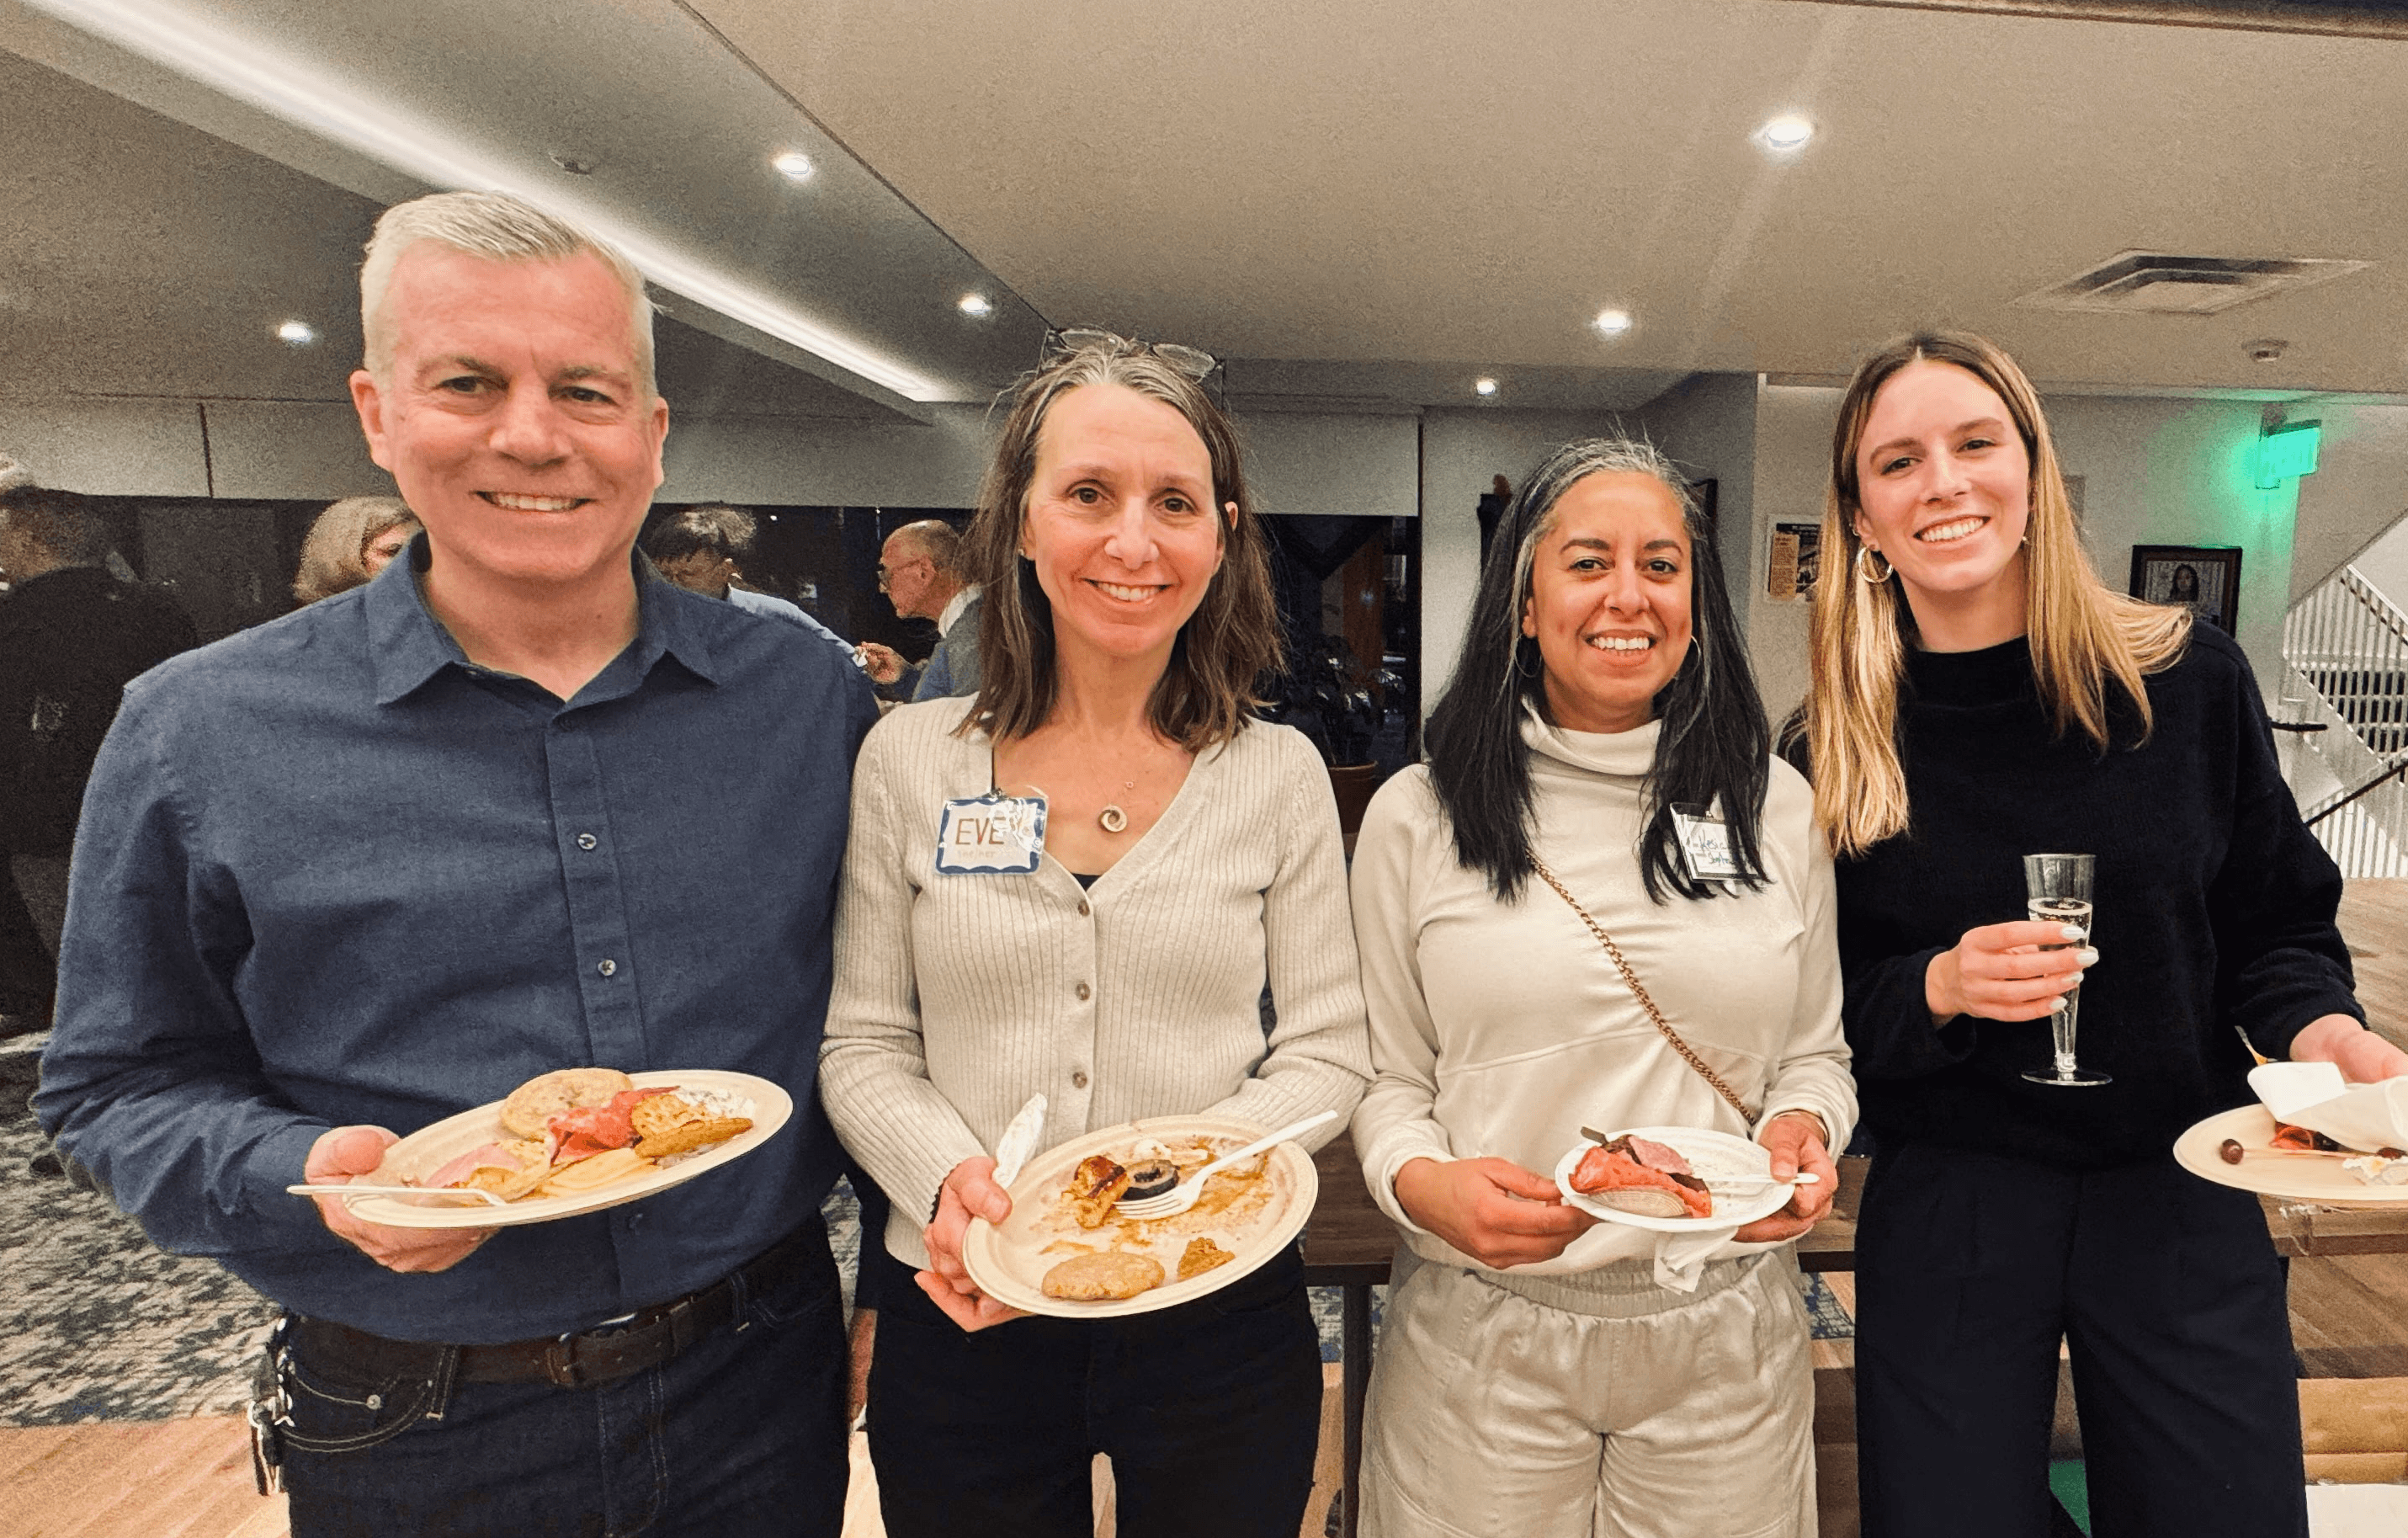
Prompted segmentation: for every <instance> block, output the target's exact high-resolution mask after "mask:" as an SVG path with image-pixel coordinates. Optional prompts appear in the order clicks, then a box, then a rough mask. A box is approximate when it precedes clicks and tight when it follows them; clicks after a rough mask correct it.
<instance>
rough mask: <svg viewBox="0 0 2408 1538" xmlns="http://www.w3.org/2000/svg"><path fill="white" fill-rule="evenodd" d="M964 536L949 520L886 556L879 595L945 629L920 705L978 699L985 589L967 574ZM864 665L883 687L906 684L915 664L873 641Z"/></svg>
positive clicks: (916, 528)
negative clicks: (949, 698) (950, 699)
mask: <svg viewBox="0 0 2408 1538" xmlns="http://www.w3.org/2000/svg"><path fill="white" fill-rule="evenodd" d="M961 550H962V537H961V534H960V532H959V531H958V530H956V529H955V528H954V527H953V525H951V524H948V523H946V522H945V521H944V520H943V519H941V518H923V519H921V520H920V521H919V522H918V523H915V524H906V525H903V526H902V527H901V528H898V529H896V531H895V532H894V533H892V534H890V535H888V536H887V537H886V544H885V546H884V548H882V550H880V551H879V553H878V590H879V591H880V592H882V593H883V594H885V595H886V597H887V600H888V601H889V602H891V603H893V604H894V605H895V612H896V614H897V615H899V616H900V617H902V618H904V619H907V620H915V619H916V620H934V621H936V622H937V649H936V651H935V652H934V653H932V654H930V655H929V657H928V660H927V662H926V663H925V664H924V665H923V666H922V668H921V669H920V673H919V677H918V679H917V681H916V682H915V683H912V685H911V697H912V698H913V699H942V698H944V697H946V696H948V695H974V694H976V693H978V686H979V616H980V611H982V608H983V607H984V605H983V602H982V599H981V597H980V593H979V588H978V585H977V584H976V583H974V582H970V581H968V578H967V577H966V576H965V575H964V574H963V572H962V556H961ZM861 654H862V663H863V666H864V667H866V668H868V670H869V676H870V678H871V679H873V680H874V681H876V683H878V684H879V686H880V687H881V688H885V687H889V686H891V685H893V684H896V683H901V682H903V681H904V680H905V678H906V676H907V675H908V674H909V672H910V667H911V665H910V663H908V662H905V661H904V660H903V658H902V657H901V656H899V655H898V654H896V652H895V650H894V649H893V648H892V647H887V646H881V645H879V644H877V643H876V642H875V641H865V642H863V643H862V647H861Z"/></svg>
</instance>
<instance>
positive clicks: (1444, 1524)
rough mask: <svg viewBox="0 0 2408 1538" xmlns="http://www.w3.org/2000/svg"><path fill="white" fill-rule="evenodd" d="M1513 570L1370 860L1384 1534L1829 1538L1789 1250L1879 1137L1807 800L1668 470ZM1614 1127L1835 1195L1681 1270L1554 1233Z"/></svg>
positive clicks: (1607, 446) (1366, 1475)
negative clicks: (1711, 822)
mask: <svg viewBox="0 0 2408 1538" xmlns="http://www.w3.org/2000/svg"><path fill="white" fill-rule="evenodd" d="M1497 532H1498V536H1499V538H1498V539H1495V540H1494V541H1493V542H1492V543H1491V545H1490V547H1489V555H1488V558H1487V563H1486V567H1485V568H1484V571H1483V573H1482V576H1481V582H1480V588H1479V592H1478V595H1477V597H1475V599H1474V601H1473V604H1472V611H1471V617H1470V622H1469V625H1468V627H1467V630H1466V634H1465V640H1464V645H1463V660H1462V662H1461V664H1460V665H1459V666H1458V667H1457V668H1456V669H1455V681H1454V683H1452V684H1451V685H1450V686H1449V687H1448V690H1447V693H1446V695H1445V697H1443V698H1441V700H1440V702H1439V705H1438V708H1437V710H1436V711H1434V712H1432V713H1431V715H1430V720H1429V728H1428V742H1429V762H1428V764H1427V765H1426V767H1422V766H1416V767H1414V768H1411V769H1406V770H1404V771H1403V772H1402V773H1400V774H1398V776H1397V777H1396V778H1394V779H1392V780H1390V781H1389V782H1388V783H1387V784H1386V785H1385V786H1383V787H1382V789H1381V791H1380V793H1379V794H1378V795H1377V796H1375V797H1374V798H1372V801H1371V805H1370V809H1369V812H1368V813H1367V814H1366V815H1365V817H1364V820H1363V831H1362V834H1361V836H1360V838H1359V840H1358V841H1357V842H1356V844H1355V868H1354V900H1355V941H1356V944H1357V947H1358V948H1359V949H1360V950H1361V952H1362V956H1363V992H1364V999H1365V1002H1366V1004H1367V1005H1368V1006H1369V1011H1370V1021H1371V1064H1372V1067H1373V1068H1374V1069H1375V1070H1376V1071H1377V1073H1378V1077H1377V1079H1376V1080H1375V1081H1374V1082H1373V1084H1372V1085H1371V1090H1370V1093H1369V1094H1368V1095H1366V1096H1365V1097H1364V1100H1363V1104H1362V1107H1361V1109H1359V1110H1357V1111H1356V1112H1355V1148H1356V1150H1357V1151H1358V1152H1359V1154H1360V1155H1361V1157H1362V1160H1363V1173H1364V1179H1365V1180H1366V1182H1367V1183H1368V1184H1369V1186H1370V1188H1371V1192H1372V1196H1373V1199H1374V1200H1376V1201H1377V1202H1378V1203H1379V1205H1380V1207H1381V1209H1382V1210H1383V1212H1385V1213H1386V1214H1387V1215H1388V1216H1389V1217H1390V1218H1391V1219H1392V1220H1393V1221H1395V1223H1396V1224H1397V1225H1398V1229H1399V1233H1400V1237H1401V1240H1402V1244H1401V1246H1400V1247H1399V1249H1398V1252H1397V1268H1396V1274H1395V1277H1394V1279H1393V1280H1392V1282H1391V1283H1390V1286H1389V1292H1388V1304H1387V1314H1386V1325H1385V1329H1384V1332H1383V1335H1382V1338H1381V1342H1380V1351H1379V1356H1378V1359H1377V1364H1376V1366H1375V1367H1374V1368H1373V1375H1372V1380H1371V1390H1370V1401H1369V1413H1368V1419H1367V1423H1366V1426H1365V1436H1364V1441H1365V1445H1364V1455H1363V1502H1364V1505H1363V1515H1364V1522H1363V1531H1364V1532H1365V1533H1367V1534H1382V1535H1388V1538H1407V1535H1419V1534H1426V1533H1466V1534H1468V1533H1491V1532H1494V1533H1508V1532H1510V1533H1513V1534H1515V1535H1517V1538H1524V1535H1527V1538H1589V1534H1590V1533H1592V1532H1613V1533H1627V1534H1633V1535H1638V1534H1646V1535H1651V1538H1670V1535H1673V1534H1689V1535H1694V1538H1727V1535H1731V1534H1738V1533H1748V1534H1751V1535H1758V1538H1775V1535H1783V1538H1804V1535H1807V1534H1811V1533H1812V1532H1813V1531H1814V1475H1813V1469H1814V1459H1813V1408H1814V1391H1813V1366H1812V1362H1811V1360H1810V1358H1809V1355H1808V1350H1809V1348H1808V1329H1807V1321H1806V1316H1805V1310H1804V1307H1803V1305H1802V1303H1801V1302H1800V1301H1799V1277H1798V1264H1797V1259H1796V1257H1795V1255H1794V1254H1793V1253H1792V1251H1791V1249H1790V1248H1789V1245H1788V1241H1790V1240H1793V1239H1795V1238H1796V1237H1797V1236H1798V1235H1799V1234H1801V1233H1803V1232H1805V1231H1806V1230H1807V1229H1810V1228H1812V1227H1813V1224H1814V1222H1815V1220H1816V1219H1817V1218H1819V1217H1820V1216H1822V1215H1823V1214H1824V1213H1825V1212H1826V1211H1827V1210H1828V1208H1829V1206H1830V1202H1831V1196H1832V1192H1833V1190H1834V1187H1835V1185H1836V1180H1835V1174H1834V1170H1833V1166H1832V1163H1831V1159H1830V1155H1829V1150H1830V1149H1831V1148H1832V1147H1834V1146H1841V1145H1844V1143H1845V1142H1846V1140H1847V1137H1848V1133H1849V1129H1850V1128H1851V1126H1852V1125H1853V1123H1854V1121H1855V1118H1856V1090H1855V1086H1854V1085H1853V1084H1852V1083H1851V1082H1850V1080H1849V1077H1848V1051H1847V1046H1846V1043H1845V1042H1843V1041H1842V1038H1841V1033H1840V970H1839V956H1838V953H1837V950H1836V948H1835V945H1834V942H1833V937H1832V906H1831V864H1830V859H1829V856H1828V855H1827V854H1826V853H1825V852H1824V849H1823V842H1822V840H1821V838H1820V836H1819V835H1818V834H1817V833H1816V831H1815V828H1814V826H1813V798H1812V793H1811V792H1810V791H1809V790H1808V789H1807V786H1806V783H1805V781H1804V780H1802V779H1801V778H1799V775H1798V774H1797V772H1796V771H1795V770H1793V769H1790V768H1789V766H1788V765H1786V764H1784V763H1781V762H1780V761H1778V760H1777V759H1774V758H1773V757H1772V756H1771V747H1772V742H1771V735H1770V732H1769V731H1768V730H1767V728H1766V725H1765V719H1764V709H1763V706H1762V704H1761V703H1760V702H1759V700H1758V697H1757V695H1756V683H1755V681H1754V679H1753V678H1752V677H1751V676H1750V675H1749V671H1748V665H1747V643H1746V640H1745V638H1744V636H1743V635H1742V632H1741V630H1740V628H1739V625H1738V622H1737V621H1736V620H1735V619H1734V618H1733V617H1732V615H1731V611H1730V601H1729V597H1728V592H1727V586H1726V584H1725V582H1724V579H1723V575H1722V568H1721V564H1720V562H1719V561H1718V560H1717V558H1716V555H1715V551H1714V543H1713V531H1712V530H1711V528H1709V527H1706V526H1703V521H1702V519H1701V517H1700V515H1699V510H1698V509H1697V507H1696V505H1695V504H1694V503H1693V502H1691V500H1690V499H1689V496H1688V494H1687V492H1686V491H1685V490H1684V485H1683V482H1682V480H1681V477H1680V475H1679V473H1678V472H1677V471H1676V470H1674V468H1673V467H1672V466H1671V464H1670V462H1669V461H1667V460H1666V459H1665V458H1664V456H1663V455H1662V454H1661V453H1657V452H1656V450H1654V449H1652V448H1650V447H1649V446H1647V445H1646V444H1643V443H1635V442H1630V441H1627V440H1618V439H1608V438H1594V439H1589V440H1585V441H1583V442H1576V443H1570V444H1566V445H1565V446H1564V447H1562V448H1560V449H1558V450H1556V451H1555V453H1553V454H1551V455H1550V456H1549V457H1548V458H1547V460H1546V461H1545V463H1543V464H1541V466H1540V467H1538V469H1537V470H1535V471H1534V472H1532V474H1531V476H1530V478H1529V479H1528V481H1527V482H1525V484H1524V487H1523V491H1522V495H1521V496H1519V497H1517V498H1515V499H1513V501H1512V505H1511V507H1510V508H1508V509H1507V510H1506V511H1505V513H1504V515H1503V519H1502V521H1501V524H1500V526H1499V527H1498V531H1497ZM1690 803H1694V804H1695V805H1696V806H1698V807H1704V806H1707V805H1709V804H1712V803H1719V804H1720V805H1721V807H1722V808H1723V809H1724V812H1725V813H1726V816H1725V819H1724V826H1725V827H1726V829H1727V835H1726V836H1727V847H1728V849H1729V850H1730V852H1731V854H1732V855H1733V857H1734V859H1733V864H1732V866H1731V868H1730V869H1731V870H1732V872H1733V879H1731V880H1729V881H1727V882H1725V881H1720V880H1714V879H1708V878H1707V877H1705V876H1702V875H1700V874H1699V872H1698V870H1694V869H1693V868H1692V865H1691V860H1690V854H1689V850H1688V848H1687V841H1686V839H1685V838H1684V830H1683V827H1682V826H1681V825H1680V824H1679V822H1678V821H1677V820H1676V818H1675V816H1674V808H1675V807H1676V806H1679V805H1683V804H1690ZM1592 920H1593V921H1594V922H1595V923H1596V925H1598V926H1599V927H1602V929H1603V930H1604V933H1605V935H1607V936H1610V937H1612V941H1613V945H1614V947H1615V953H1614V955H1613V956H1609V955H1608V954H1607V950H1606V948H1605V946H1604V945H1603V944H1602V943H1601V942H1600V938H1599V936H1598V934H1596V933H1595V932H1593V930H1592V928H1591V921H1592ZM1626 962H1627V965H1628V968H1629V971H1628V973H1627V974H1626V972H1625V971H1624V970H1623V967H1622V963H1626ZM1633 978H1636V979H1637V983H1636V985H1634V983H1633V981H1632V979H1633ZM1636 986H1643V987H1644V988H1645V990H1646V997H1647V998H1648V999H1652V1000H1653V1001H1654V1010H1651V1009H1650V1008H1649V1007H1648V1005H1647V1004H1646V1003H1644V1002H1642V999H1641V997H1640V996H1639V995H1638V994H1637V993H1636V992H1635V991H1634V990H1635V987H1636ZM1656 1011H1660V1012H1661V1016H1660V1020H1659V1018H1658V1017H1657V1016H1656V1013H1655V1012H1656ZM1675 1035H1677V1036H1678V1037H1679V1038H1680V1042H1678V1043H1676V1042H1674V1041H1673V1040H1672V1037H1673V1036H1675ZM1684 1046H1685V1049H1686V1052H1687V1053H1694V1054H1695V1057H1694V1058H1690V1057H1688V1056H1685V1054H1684ZM1701 1065H1702V1066H1701ZM1584 1125H1585V1126H1592V1127H1596V1128H1602V1129H1604V1130H1606V1131H1607V1132H1609V1133H1611V1132H1613V1131H1616V1130H1619V1129H1623V1128H1634V1127H1694V1128H1708V1129H1712V1130H1713V1131H1717V1132H1721V1133H1725V1134H1727V1135H1729V1136H1731V1137H1734V1138H1751V1139H1754V1140H1755V1141H1756V1142H1757V1143H1761V1144H1762V1145H1763V1146H1764V1147H1765V1149H1766V1150H1767V1151H1768V1155H1769V1158H1768V1163H1769V1166H1770V1172H1771V1174H1772V1176H1773V1177H1774V1178H1775V1179H1779V1180H1786V1179H1788V1178H1789V1177H1790V1176H1792V1175H1794V1174H1796V1173H1797V1172H1799V1171H1811V1172H1812V1173H1813V1175H1814V1176H1815V1177H1816V1179H1817V1181H1818V1184H1814V1185H1810V1186H1801V1187H1799V1189H1798V1190H1797V1191H1796V1193H1795V1194H1794V1195H1792V1196H1790V1198H1789V1200H1788V1201H1787V1203H1786V1205H1785V1206H1783V1207H1782V1208H1781V1209H1780V1210H1779V1211H1777V1212H1774V1213H1772V1214H1770V1215H1766V1216H1762V1217H1760V1218H1758V1219H1757V1220H1756V1221H1755V1222H1752V1223H1750V1224H1748V1225H1747V1226H1745V1227H1741V1226H1740V1225H1739V1224H1738V1223H1736V1222H1734V1223H1732V1224H1731V1225H1729V1227H1728V1228H1727V1229H1725V1230H1724V1231H1723V1233H1722V1234H1721V1235H1719V1236H1711V1235H1709V1236H1700V1242H1701V1243H1704V1245H1705V1248H1704V1249H1703V1250H1701V1251H1699V1253H1698V1254H1696V1255H1695V1256H1694V1257H1683V1258H1681V1260H1680V1263H1679V1264H1678V1265H1674V1264H1672V1262H1671V1261H1670V1258H1664V1259H1659V1258H1658V1251H1657V1244H1658V1242H1659V1240H1661V1239H1662V1238H1663V1236H1661V1235H1658V1234H1656V1233H1654V1232H1650V1231H1648V1230H1646V1229H1637V1228H1630V1227H1625V1226H1623V1225H1621V1224H1617V1223H1599V1222H1598V1220H1597V1219H1596V1218H1594V1217H1592V1216H1590V1215H1588V1214H1586V1213H1584V1212H1582V1211H1580V1210H1579V1209H1577V1208H1574V1207H1571V1206H1569V1205H1566V1204H1565V1203H1564V1202H1563V1201H1562V1200H1561V1199H1560V1196H1559V1193H1558V1191H1557V1188H1556V1186H1555V1168H1556V1165H1557V1163H1558V1161H1559V1160H1560V1159H1561V1158H1562V1157H1563V1156H1564V1154H1565V1152H1566V1151H1567V1150H1569V1149H1571V1148H1575V1147H1578V1146H1580V1145H1581V1143H1583V1141H1584V1140H1583V1136H1582V1131H1581V1129H1582V1128H1583V1127H1584ZM1713 1200H1714V1201H1715V1202H1716V1204H1717V1205H1719V1204H1721V1203H1724V1202H1727V1201H1731V1200H1737V1198H1736V1197H1735V1196H1734V1195H1732V1194H1730V1193H1727V1192H1718V1193H1716V1194H1715V1196H1714V1198H1713ZM1717 1238H1718V1239H1719V1241H1720V1242H1719V1243H1716V1239H1717Z"/></svg>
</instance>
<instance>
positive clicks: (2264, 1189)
mask: <svg viewBox="0 0 2408 1538" xmlns="http://www.w3.org/2000/svg"><path fill="white" fill-rule="evenodd" d="M2174 1162H2175V1163H2177V1164H2179V1165H2181V1166H2182V1167H2183V1168H2184V1169H2186V1170H2188V1171H2190V1172H2191V1173H2192V1174H2195V1175H2200V1176H2202V1177H2204V1178H2205V1179H2208V1180H2212V1181H2214V1182H2215V1183H2216V1184H2217V1185H2218V1186H2237V1187H2239V1188H2240V1189H2242V1190H2244V1191H2255V1192H2257V1194H2258V1195H2260V1196H2272V1197H2281V1198H2283V1199H2284V1200H2289V1201H2313V1202H2315V1203H2317V1204H2318V1205H2320V1206H2326V1207H2398V1206H2402V1205H2408V1154H2403V1152H2402V1151H2401V1150H2400V1149H2398V1148H2376V1149H2362V1148H2345V1147H2343V1146H2342V1145H2341V1144H2340V1143H2335V1142H2334V1141H2333V1140H2332V1139H2330V1138H2329V1137H2326V1136H2325V1135H2324V1134H2323V1133H2321V1132H2311V1131H2309V1130H2308V1129H2307V1128H2304V1127H2294V1126H2291V1125H2290V1124H2288V1123H2286V1122H2278V1121H2276V1120H2275V1119H2274V1114H2273V1113H2272V1112H2271V1111H2269V1110H2267V1109H2266V1108H2265V1107H2264V1106H2262V1105H2244V1106H2242V1107H2241V1108H2240V1109H2239V1110H2236V1111H2226V1112H2222V1113H2220V1114H2216V1115H2213V1116H2210V1117H2208V1118H2207V1119H2206V1120H2205V1121H2202V1122H2200V1123H2198V1124H2197V1125H2195V1126H2193V1127H2192V1128H2190V1129H2189V1130H2188V1131H2186V1132H2185V1133H2184V1134H2183V1135H2182V1136H2181V1137H2179V1138H2176V1139H2175V1140H2174Z"/></svg>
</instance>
